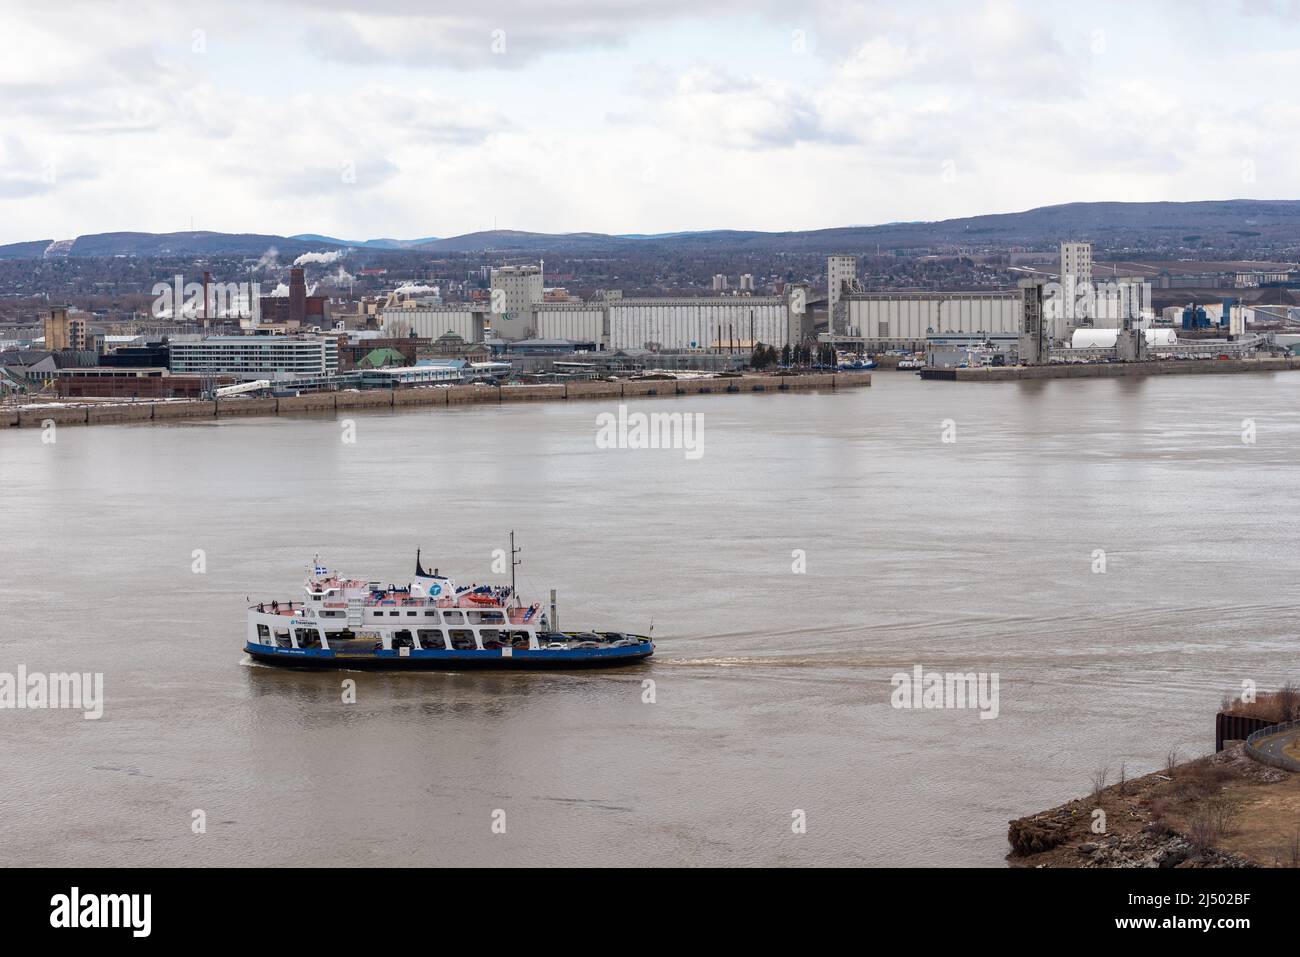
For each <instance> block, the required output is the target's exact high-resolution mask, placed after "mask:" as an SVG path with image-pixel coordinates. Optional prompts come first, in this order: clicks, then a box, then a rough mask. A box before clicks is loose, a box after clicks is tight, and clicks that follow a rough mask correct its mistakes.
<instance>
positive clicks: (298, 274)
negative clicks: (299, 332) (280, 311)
mask: <svg viewBox="0 0 1300 957" xmlns="http://www.w3.org/2000/svg"><path fill="white" fill-rule="evenodd" d="M306 323H307V281H306V280H305V279H304V278H303V272H302V269H300V268H298V267H294V268H293V269H290V270H289V325H290V326H296V327H298V328H302V326H304V325H306Z"/></svg>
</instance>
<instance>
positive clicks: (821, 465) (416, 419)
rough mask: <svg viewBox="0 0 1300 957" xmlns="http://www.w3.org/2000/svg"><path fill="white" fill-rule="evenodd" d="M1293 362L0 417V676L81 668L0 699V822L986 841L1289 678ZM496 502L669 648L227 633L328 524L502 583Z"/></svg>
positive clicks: (496, 858) (102, 827) (241, 841)
mask: <svg viewBox="0 0 1300 957" xmlns="http://www.w3.org/2000/svg"><path fill="white" fill-rule="evenodd" d="M1298 396H1300V375H1297V374H1292V373H1278V374H1260V375H1233V376H1173V377H1161V378H1149V379H1115V380H1094V381H1071V382H1065V381H1059V382H1034V383H1004V384H988V385H977V384H976V385H965V384H956V383H922V382H920V381H919V380H917V379H916V378H914V377H913V376H911V375H908V374H906V373H890V372H879V373H877V374H876V376H875V378H874V384H873V386H872V387H871V388H870V389H860V390H852V391H840V392H835V393H831V392H825V393H815V394H801V393H792V394H783V395H773V394H759V395H744V396H698V397H682V398H679V399H646V400H633V401H630V402H629V403H628V407H629V411H633V412H635V411H645V412H669V411H681V412H691V413H701V414H703V417H704V433H703V449H704V453H703V455H702V456H701V457H699V458H698V459H690V458H688V457H687V456H686V455H685V454H684V453H683V451H681V450H665V449H621V448H615V449H602V448H598V447H597V445H596V441H595V435H596V431H597V425H596V416H597V415H598V414H599V413H600V412H602V411H611V410H613V408H614V407H613V406H612V405H611V404H607V403H603V402H573V403H556V404H520V405H506V406H499V407H498V406H492V407H472V406H471V407H466V408H463V409H454V408H453V409H441V410H435V411H428V410H419V411H410V412H398V413H381V412H358V413H356V414H354V415H352V416H351V419H352V421H353V422H354V423H355V438H356V441H355V443H352V444H348V443H345V442H344V441H342V437H343V423H342V422H341V419H342V416H340V418H339V419H335V418H333V417H319V418H313V417H303V418H297V419H287V418H285V419H276V418H267V419H244V420H239V419H231V420H220V421H210V422H208V421H204V422H194V421H188V422H181V423H177V424H175V425H159V426H154V425H141V426H96V427H91V428H76V427H67V428H62V429H60V431H58V433H57V434H56V436H55V439H56V440H55V441H54V442H53V443H47V442H42V438H41V432H40V430H28V429H24V430H16V429H10V430H5V431H0V523H2V524H0V528H3V533H2V534H0V602H2V603H3V606H2V607H3V615H2V616H0V672H9V673H16V672H17V669H18V668H19V666H24V667H25V668H26V669H27V670H28V671H29V672H33V671H42V672H63V671H71V670H76V671H83V672H102V673H103V676H104V677H103V682H104V704H103V717H102V718H100V719H99V720H85V719H84V718H83V716H82V714H81V712H80V711H75V710H14V709H6V710H0V751H2V753H3V756H4V765H5V773H4V774H3V775H2V776H0V846H3V848H4V857H3V861H4V863H6V864H9V865H22V864H28V865H42V864H49V865H150V864H182V865H238V864H250V865H282V864H297V865H385V864H391V865H425V864H429V865H439V864H468V865H509V864H528V865H594V864H604V865H647V864H653V865H674V864H684V865H777V864H788V865H829V864H847V865H866V866H877V865H997V864H1000V863H1001V862H1002V860H1003V855H1004V854H1005V853H1006V838H1005V835H1006V824H1007V821H1008V819H1010V818H1012V817H1016V816H1020V815H1022V814H1027V813H1031V812H1034V811H1037V810H1041V809H1044V808H1047V807H1049V806H1052V805H1055V804H1057V803H1060V802H1062V801H1064V800H1066V799H1069V798H1071V797H1076V796H1080V795H1082V794H1084V793H1086V792H1087V790H1088V789H1089V782H1090V779H1091V777H1092V775H1093V773H1094V772H1095V771H1096V770H1097V769H1099V768H1101V767H1103V766H1109V767H1111V768H1113V769H1118V767H1119V765H1120V763H1121V762H1123V763H1124V764H1125V766H1126V769H1127V773H1128V774H1130V775H1133V774H1138V773H1145V772H1148V771H1151V770H1155V769H1157V768H1158V767H1160V766H1161V765H1162V764H1163V762H1164V759H1165V754H1166V752H1167V751H1168V750H1169V749H1170V748H1171V747H1174V746H1177V747H1179V748H1180V749H1182V751H1183V753H1185V754H1194V753H1203V752H1205V751H1207V750H1210V749H1212V748H1213V714H1214V711H1215V710H1216V708H1217V706H1218V702H1219V699H1220V697H1221V695H1222V693H1223V692H1224V691H1227V690H1229V689H1234V690H1235V689H1239V688H1240V684H1241V682H1242V681H1243V680H1245V679H1250V680H1253V681H1256V682H1257V683H1258V684H1259V685H1260V687H1272V686H1275V685H1276V684H1277V683H1279V682H1280V681H1282V680H1283V679H1285V678H1287V677H1294V676H1295V663H1296V660H1297V647H1298V642H1297V638H1296V633H1297V630H1298V629H1297V623H1296V615H1295V614H1294V612H1293V605H1294V596H1293V595H1292V594H1291V588H1292V583H1293V582H1295V581H1296V580H1297V578H1300V509H1298V508H1297V493H1296V488H1297V477H1298V465H1300V406H1298V404H1297V397H1298ZM1246 419H1251V420H1253V422H1254V428H1255V435H1254V442H1243V441H1242V436H1243V420H1246ZM945 420H951V421H950V422H948V423H947V430H946V434H947V436H948V437H949V438H955V441H949V442H945V441H943V439H944V437H945ZM510 529H514V530H515V532H516V535H517V538H518V541H519V543H520V544H521V545H522V547H523V554H522V558H523V560H524V564H523V566H522V567H521V569H520V573H521V577H520V587H521V590H522V591H523V592H524V593H525V595H526V596H528V597H535V598H536V599H538V600H541V599H544V598H545V596H546V592H547V589H549V588H551V587H555V588H557V589H558V590H559V594H560V609H561V619H562V623H563V624H564V625H565V626H566V627H570V628H573V627H580V626H591V627H599V628H609V629H622V630H634V631H640V632H643V633H644V632H645V631H646V630H647V629H649V628H650V627H651V625H652V624H653V636H654V639H655V641H656V644H657V653H656V655H655V657H654V658H653V659H652V660H651V661H650V662H649V663H647V664H645V665H642V666H634V667H630V668H624V669H619V670H611V671H600V672H582V673H516V672H506V673H495V672H494V673H437V672H429V673H422V674H410V675H407V674H373V673H360V674H353V675H341V674H337V673H301V672H292V671H283V670H279V669H275V668H270V667H264V666H252V665H250V664H249V663H248V662H246V661H245V660H244V655H243V654H242V652H241V647H242V643H243V633H244V613H245V608H246V603H245V599H246V597H249V598H252V600H253V601H257V600H260V599H268V600H269V599H270V598H272V597H278V598H280V599H281V600H285V599H288V598H300V597H301V591H300V588H301V583H302V578H303V569H304V565H305V563H307V562H309V561H310V560H311V559H312V557H313V555H314V554H316V553H319V554H320V556H321V558H322V560H323V561H325V562H326V563H327V564H329V565H330V566H331V567H337V568H339V569H340V570H341V571H344V572H347V573H349V574H354V575H357V576H360V577H365V578H374V579H382V580H383V581H385V582H389V581H393V582H404V581H405V580H406V579H407V577H408V576H409V575H410V573H411V572H412V570H413V567H414V557H415V550H416V548H417V546H418V547H420V548H422V549H423V550H424V558H425V560H426V562H427V563H428V564H430V565H438V566H440V567H441V569H442V570H443V572H445V573H450V574H453V575H455V576H456V577H458V578H460V579H461V580H463V581H470V580H478V581H487V580H500V579H499V578H494V577H493V576H492V575H491V574H490V571H489V563H490V561H491V555H492V550H493V549H495V548H503V547H506V543H507V534H508V532H509V530H510ZM196 550H202V553H203V559H204V561H205V563H206V567H205V570H203V571H202V573H196V572H195V571H194V567H195V562H196V559H195V557H194V555H195V551H196ZM1098 550H1100V551H1102V552H1104V560H1105V572H1104V573H1098V572H1095V571H1094V568H1095V567H1097V564H1098ZM799 553H801V554H802V558H800V557H799ZM800 562H802V564H803V565H804V566H805V570H804V571H803V572H802V573H799V572H796V571H795V570H794V567H795V565H796V564H798V563H800ZM916 665H921V666H922V667H923V668H924V669H926V670H930V669H934V670H938V671H960V672H977V673H989V674H992V673H996V674H997V675H998V678H999V700H998V715H997V717H996V718H994V719H991V720H990V719H982V718H981V717H980V714H979V712H978V711H976V710H972V709H955V708H950V709H929V710H926V709H914V710H907V709H901V708H894V707H892V706H891V703H890V702H891V693H892V691H893V688H892V687H891V684H890V676H891V675H893V674H894V673H895V672H911V670H912V669H913V667H914V666H916ZM344 678H352V679H353V680H355V682H356V697H357V700H356V702H355V703H352V704H346V703H344V702H343V700H342V694H341V692H340V688H341V682H342V680H343V679H344ZM646 679H651V680H652V681H653V682H654V686H653V697H654V701H653V703H649V702H646V701H645V700H643V699H644V697H645V696H646V692H645V690H644V686H643V681H645V680H646ZM1114 773H1115V771H1112V776H1113V774H1114ZM197 811H201V812H202V820H203V821H204V823H205V828H204V829H203V830H202V833H195V828H194V826H192V825H193V822H194V821H195V819H196V815H195V812H197ZM798 811H801V812H803V814H802V818H803V820H804V821H805V822H806V827H805V828H804V829H803V830H802V832H797V830H798V829H797V828H796V827H794V826H792V825H793V823H794V822H795V813H796V812H798ZM498 812H501V813H498ZM502 820H504V822H505V828H504V833H497V832H496V831H499V830H500V829H501V828H500V826H499V822H501V821H502ZM494 821H495V822H498V827H497V828H496V830H495V831H494V828H493V824H494Z"/></svg>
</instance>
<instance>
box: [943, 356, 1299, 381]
mask: <svg viewBox="0 0 1300 957" xmlns="http://www.w3.org/2000/svg"><path fill="white" fill-rule="evenodd" d="M1292 369H1300V358H1297V357H1267V358H1261V359H1197V360H1188V361H1181V362H1180V361H1172V360H1167V359H1166V360H1161V361H1155V362H1099V363H1087V364H1083V363H1079V364H1075V363H1053V364H1051V365H1036V366H978V367H972V368H968V369H938V368H929V369H923V370H921V373H920V376H921V378H922V379H926V380H932V381H937V382H1019V381H1021V380H1024V379H1114V378H1119V377H1121V376H1146V375H1230V374H1234V373H1241V372H1286V371H1288V370H1292Z"/></svg>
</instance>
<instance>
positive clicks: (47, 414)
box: [0, 372, 871, 429]
mask: <svg viewBox="0 0 1300 957" xmlns="http://www.w3.org/2000/svg"><path fill="white" fill-rule="evenodd" d="M869 385H871V376H870V375H869V374H867V373H861V372H854V373H824V374H820V375H802V376H739V377H733V378H721V379H640V380H636V381H632V380H630V379H629V380H619V381H617V382H606V381H597V380H590V379H589V380H583V381H575V382H565V383H559V384H548V385H506V386H495V385H463V386H453V387H451V388H446V389H439V388H414V389H372V390H369V391H365V392H320V393H310V394H307V395H295V396H285V397H283V398H278V399H277V398H266V399H250V398H229V399H217V400H204V401H174V402H138V401H137V402H123V403H107V402H105V403H98V404H94V405H73V404H67V405H62V406H60V405H42V406H39V407H36V408H24V407H21V406H20V407H16V408H15V407H6V408H2V409H0V429H6V428H19V427H21V428H40V427H42V426H43V425H44V423H45V422H46V421H47V420H50V421H53V422H54V423H55V424H56V425H96V424H101V423H123V422H151V421H152V422H157V421H173V422H175V421H180V420H182V419H198V418H214V417H215V418H227V417H230V416H266V415H298V414H320V413H330V414H333V413H335V412H338V411H344V410H349V411H350V410H352V409H392V408H402V409H409V408H418V407H422V406H427V407H430V408H442V407H447V406H458V405H471V404H484V403H492V404H496V403H505V402H563V401H569V400H575V401H576V400H581V399H604V400H609V399H631V398H646V397H651V396H680V395H727V394H735V393H744V392H802V391H810V390H814V389H849V388H861V387H864V386H869Z"/></svg>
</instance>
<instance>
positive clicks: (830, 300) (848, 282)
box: [826, 256, 861, 335]
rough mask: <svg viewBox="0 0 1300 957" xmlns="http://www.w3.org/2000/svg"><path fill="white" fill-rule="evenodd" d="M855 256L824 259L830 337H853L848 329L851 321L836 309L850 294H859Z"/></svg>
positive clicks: (856, 259) (841, 311)
mask: <svg viewBox="0 0 1300 957" xmlns="http://www.w3.org/2000/svg"><path fill="white" fill-rule="evenodd" d="M860 291H861V286H860V285H859V283H858V257H857V256H828V257H827V258H826V317H827V322H828V323H829V325H828V327H827V331H828V332H829V333H831V334H832V335H835V334H837V333H841V332H842V333H844V334H846V335H853V333H851V332H849V331H848V329H849V327H850V326H851V325H852V322H851V320H850V319H849V318H848V317H847V315H846V314H845V312H844V311H843V310H840V309H839V308H838V307H839V306H840V304H841V302H842V301H843V300H844V298H845V297H846V296H847V295H849V294H850V293H854V292H860Z"/></svg>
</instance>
